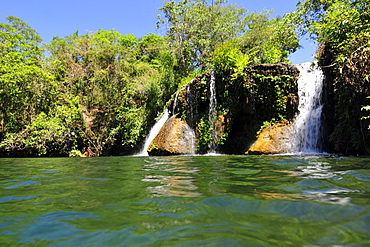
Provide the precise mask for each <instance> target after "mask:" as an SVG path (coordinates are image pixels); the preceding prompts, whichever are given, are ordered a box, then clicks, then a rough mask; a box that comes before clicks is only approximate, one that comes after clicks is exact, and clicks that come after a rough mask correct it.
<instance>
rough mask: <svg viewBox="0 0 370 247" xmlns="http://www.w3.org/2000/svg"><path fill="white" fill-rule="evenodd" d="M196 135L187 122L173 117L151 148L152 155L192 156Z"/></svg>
mask: <svg viewBox="0 0 370 247" xmlns="http://www.w3.org/2000/svg"><path fill="white" fill-rule="evenodd" d="M194 152H195V134H194V131H193V130H192V129H191V128H190V126H189V125H188V124H187V122H186V121H185V120H182V119H181V118H178V117H176V116H173V117H172V118H170V119H169V120H168V121H167V122H166V123H165V124H164V125H163V127H162V128H161V130H160V131H159V133H158V135H157V136H156V137H155V138H154V140H153V141H152V143H151V144H150V146H149V149H148V153H149V154H150V155H176V154H192V153H194Z"/></svg>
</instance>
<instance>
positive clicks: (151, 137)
mask: <svg viewBox="0 0 370 247" xmlns="http://www.w3.org/2000/svg"><path fill="white" fill-rule="evenodd" d="M169 115H170V114H169V112H168V109H166V110H165V111H164V113H163V114H162V117H161V118H160V119H159V120H158V121H157V122H156V123H155V124H154V125H153V127H152V128H151V130H150V132H149V135H148V136H147V137H146V138H145V142H144V146H143V148H142V150H141V151H140V153H138V154H137V156H148V155H149V154H148V151H147V150H148V148H149V146H150V144H151V143H152V141H153V140H154V138H155V137H156V136H157V135H158V133H159V131H160V130H161V128H162V127H163V125H164V124H165V123H166V122H167V120H168V118H169Z"/></svg>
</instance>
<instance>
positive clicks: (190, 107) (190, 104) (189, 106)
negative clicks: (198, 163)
mask: <svg viewBox="0 0 370 247" xmlns="http://www.w3.org/2000/svg"><path fill="white" fill-rule="evenodd" d="M190 85H191V83H190V84H189V85H188V87H187V88H186V102H187V103H186V115H187V119H188V121H187V122H188V128H187V131H186V132H185V133H184V135H185V138H186V139H188V140H189V142H190V146H191V147H190V154H194V153H195V149H196V147H195V145H196V144H195V138H196V137H195V132H194V106H195V102H194V97H193V94H192V93H191V88H190Z"/></svg>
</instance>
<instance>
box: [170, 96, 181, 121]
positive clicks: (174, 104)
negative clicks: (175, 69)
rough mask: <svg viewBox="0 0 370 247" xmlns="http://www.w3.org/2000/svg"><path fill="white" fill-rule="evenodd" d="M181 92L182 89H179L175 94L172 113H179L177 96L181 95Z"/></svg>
mask: <svg viewBox="0 0 370 247" xmlns="http://www.w3.org/2000/svg"><path fill="white" fill-rule="evenodd" d="M179 92H180V91H177V92H176V95H175V100H174V101H173V106H172V112H171V115H172V116H174V115H175V114H176V113H177V109H176V108H177V98H178V97H179Z"/></svg>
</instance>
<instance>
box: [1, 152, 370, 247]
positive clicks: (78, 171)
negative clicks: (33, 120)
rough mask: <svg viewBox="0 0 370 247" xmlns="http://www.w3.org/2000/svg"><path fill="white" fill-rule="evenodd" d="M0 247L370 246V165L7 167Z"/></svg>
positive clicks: (357, 160) (336, 160) (127, 162)
mask: <svg viewBox="0 0 370 247" xmlns="http://www.w3.org/2000/svg"><path fill="white" fill-rule="evenodd" d="M0 191H1V192H0V193H1V194H0V246H135V247H136V246H370V159H369V158H366V157H335V156H177V157H101V158H32V159H31V158H30V159H21V158H13V159H10V158H9V159H7V158H6V159H0Z"/></svg>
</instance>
